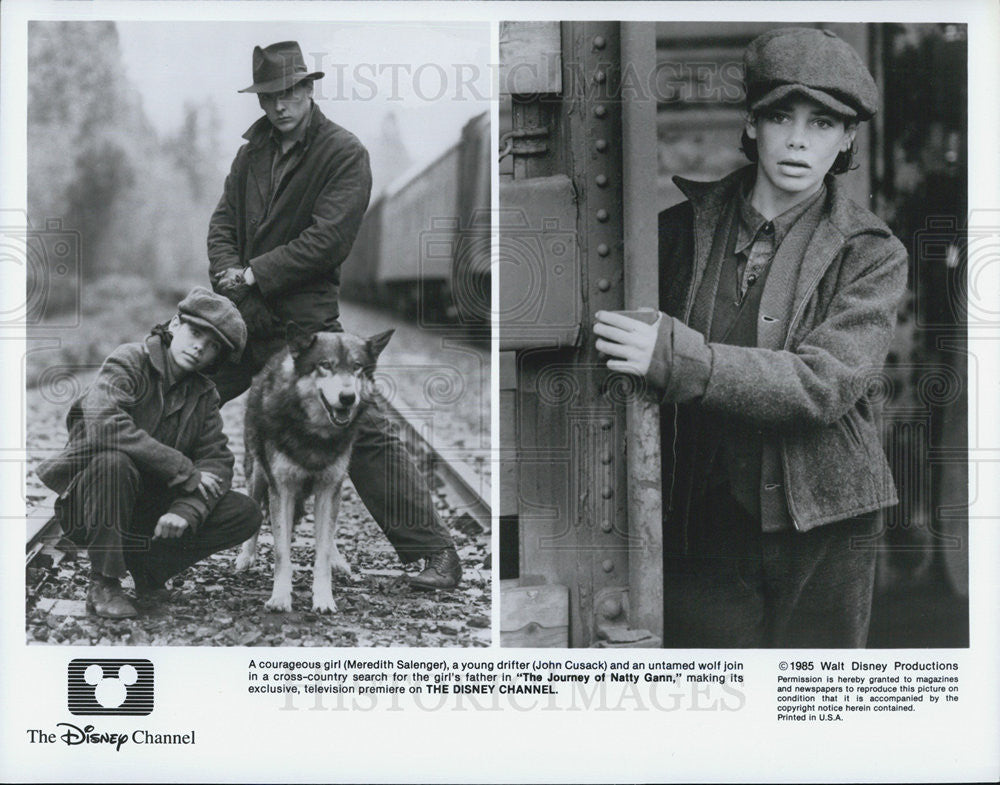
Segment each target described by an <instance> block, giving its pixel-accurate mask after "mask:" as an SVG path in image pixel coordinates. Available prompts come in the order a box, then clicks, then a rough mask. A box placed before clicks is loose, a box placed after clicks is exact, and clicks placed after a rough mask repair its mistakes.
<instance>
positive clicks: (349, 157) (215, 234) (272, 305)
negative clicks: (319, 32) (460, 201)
mask: <svg viewBox="0 0 1000 785" xmlns="http://www.w3.org/2000/svg"><path fill="white" fill-rule="evenodd" d="M308 122H309V126H308V128H307V129H306V133H305V137H304V140H303V141H304V151H303V153H302V154H301V156H300V157H299V158H298V159H297V161H296V163H295V164H294V165H293V166H291V167H289V168H288V169H287V170H286V171H285V172H284V174H283V176H282V179H281V182H280V183H279V184H278V185H277V188H276V189H274V191H273V196H272V195H271V193H272V189H271V161H272V150H273V146H274V141H273V138H272V126H271V124H270V122H269V121H268V119H267V117H266V116H265V117H262V118H260V119H259V120H258V121H257V122H255V123H254V124H253V125H252V126H250V128H249V129H248V130H247V132H246V133H245V134H244V135H243V137H244V138H245V139H246V140H247V143H246V144H245V145H243V146H242V147H241V148H240V149H239V151H238V152H237V153H236V159H235V160H234V161H233V165H232V169H231V171H230V172H229V175H228V177H226V183H225V188H224V191H223V194H222V198H221V199H220V200H219V204H218V206H217V207H216V208H215V212H214V213H213V214H212V219H211V223H210V224H209V231H208V258H209V273H210V275H211V278H212V281H213V284H214V283H215V281H216V279H217V277H218V275H219V274H220V273H222V272H223V271H225V270H227V269H229V268H233V267H236V268H243V267H247V266H249V267H250V268H251V269H252V270H253V274H254V278H255V279H256V287H254V288H252V289H251V294H250V300H251V301H254V300H256V304H257V305H259V304H260V302H261V300H260V298H261V297H262V298H263V304H264V305H266V307H267V311H268V313H269V315H270V317H271V319H270V322H271V323H270V324H266V325H265V324H262V323H261V320H260V319H259V318H257V315H256V314H252V313H250V312H249V311H248V306H247V304H245V303H243V302H237V306H238V307H239V308H240V311H241V312H243V313H244V316H245V317H247V318H246V320H247V326H248V328H249V329H250V338H251V340H254V339H256V340H262V339H267V338H269V337H273V336H274V335H279V334H281V335H283V334H284V325H285V323H286V322H288V321H295V322H297V323H298V324H299V325H301V326H302V327H304V328H305V329H307V330H311V331H319V330H322V329H324V328H328V327H330V326H332V324H331V320H335V319H336V318H337V317H338V315H339V305H338V293H339V284H340V265H341V263H342V262H343V261H344V259H345V258H347V254H348V252H349V251H350V250H351V246H352V244H353V243H354V238H355V237H356V236H357V233H358V229H359V227H360V226H361V219H362V218H363V217H364V214H365V210H366V209H367V208H368V200H369V198H370V197H371V187H372V176H371V166H370V165H369V162H368V152H367V150H365V148H364V146H363V145H362V144H361V142H360V141H358V139H357V137H355V136H354V135H353V134H352V133H350V132H349V131H347V130H345V129H343V128H341V127H340V126H339V125H337V124H336V123H333V122H331V121H330V120H328V119H327V118H326V117H324V115H323V113H322V112H321V111H320V110H319V107H317V106H315V104H314V105H313V108H312V112H311V114H310V116H309V121H308ZM222 293H223V294H225V292H222Z"/></svg>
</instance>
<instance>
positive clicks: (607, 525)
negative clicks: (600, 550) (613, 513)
mask: <svg viewBox="0 0 1000 785" xmlns="http://www.w3.org/2000/svg"><path fill="white" fill-rule="evenodd" d="M611 529H612V526H611V521H601V531H602V532H609V531H611Z"/></svg>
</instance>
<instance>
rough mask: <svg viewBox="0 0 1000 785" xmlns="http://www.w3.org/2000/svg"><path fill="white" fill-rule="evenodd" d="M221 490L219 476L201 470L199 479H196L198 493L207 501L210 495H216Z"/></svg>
mask: <svg viewBox="0 0 1000 785" xmlns="http://www.w3.org/2000/svg"><path fill="white" fill-rule="evenodd" d="M221 490H222V478H221V477H217V476H216V475H214V474H212V473H211V472H205V471H203V472H202V473H201V479H200V480H199V481H198V493H200V494H201V495H202V497H203V498H204V499H205V501H208V500H209V499H210V498H211V497H212V496H218V495H219V493H220V492H221Z"/></svg>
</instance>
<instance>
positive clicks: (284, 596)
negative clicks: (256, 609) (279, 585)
mask: <svg viewBox="0 0 1000 785" xmlns="http://www.w3.org/2000/svg"><path fill="white" fill-rule="evenodd" d="M264 607H265V608H266V609H267V610H269V611H271V612H272V613H288V612H289V611H290V610H291V609H292V594H291V592H281V593H275V594H272V595H271V599H269V600H268V601H267V602H265V603H264Z"/></svg>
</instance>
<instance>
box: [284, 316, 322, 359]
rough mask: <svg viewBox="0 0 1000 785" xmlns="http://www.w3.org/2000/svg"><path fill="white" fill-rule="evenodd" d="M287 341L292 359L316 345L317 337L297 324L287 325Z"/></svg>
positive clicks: (290, 323)
mask: <svg viewBox="0 0 1000 785" xmlns="http://www.w3.org/2000/svg"><path fill="white" fill-rule="evenodd" d="M285 340H286V341H287V342H288V351H290V352H291V353H292V357H298V356H299V355H300V354H303V353H304V352H307V351H309V347H310V346H312V345H313V344H314V343H316V336H315V334H313V333H310V332H307V331H306V330H304V329H303V328H301V327H299V325H297V324H296V323H295V322H289V323H288V324H287V325H285Z"/></svg>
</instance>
